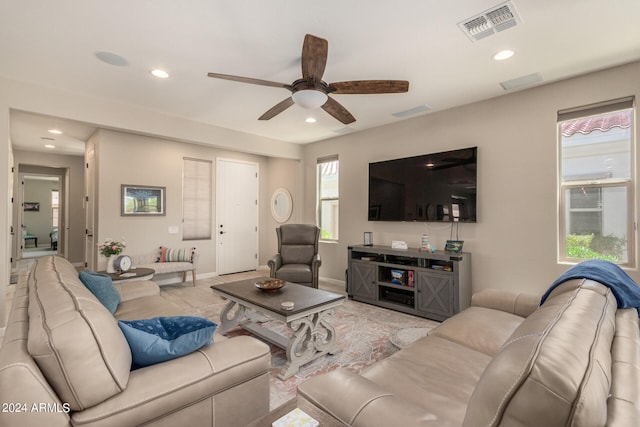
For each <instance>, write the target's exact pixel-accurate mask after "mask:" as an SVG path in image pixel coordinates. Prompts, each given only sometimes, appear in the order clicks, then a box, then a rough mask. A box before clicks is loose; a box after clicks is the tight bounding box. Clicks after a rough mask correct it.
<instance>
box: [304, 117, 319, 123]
mask: <svg viewBox="0 0 640 427" xmlns="http://www.w3.org/2000/svg"><path fill="white" fill-rule="evenodd" d="M304 121H305V122H307V123H315V122H316V119H315V118H313V117H307V118H306V119H305V120H304Z"/></svg>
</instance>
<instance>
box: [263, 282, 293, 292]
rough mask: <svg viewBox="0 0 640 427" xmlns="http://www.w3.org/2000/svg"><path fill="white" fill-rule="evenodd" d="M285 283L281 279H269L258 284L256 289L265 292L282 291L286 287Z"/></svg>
mask: <svg viewBox="0 0 640 427" xmlns="http://www.w3.org/2000/svg"><path fill="white" fill-rule="evenodd" d="M285 283H286V282H285V281H284V280H281V279H268V280H263V281H261V282H256V288H258V289H260V290H261V291H265V292H273V291H277V290H278V289H281V288H282V287H283V286H284V285H285Z"/></svg>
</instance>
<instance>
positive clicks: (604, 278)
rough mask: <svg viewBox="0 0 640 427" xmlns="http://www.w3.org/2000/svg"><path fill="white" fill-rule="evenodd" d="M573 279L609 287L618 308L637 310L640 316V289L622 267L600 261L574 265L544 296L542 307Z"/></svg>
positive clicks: (594, 260)
mask: <svg viewBox="0 0 640 427" xmlns="http://www.w3.org/2000/svg"><path fill="white" fill-rule="evenodd" d="M573 279H590V280H595V281H596V282H599V283H602V284H603V285H605V286H607V287H609V288H610V289H611V292H613V295H614V296H615V297H616V301H617V302H618V308H635V309H637V310H638V315H639V316H640V287H639V286H638V284H637V283H636V282H634V281H633V279H632V278H631V277H629V275H628V274H627V273H625V272H624V270H623V269H622V268H620V266H618V265H616V264H614V263H612V262H609V261H603V260H599V259H591V260H588V261H583V262H581V263H580V264H577V265H574V266H573V267H571V268H570V269H568V270H567V271H565V272H564V273H562V275H560V277H558V279H557V280H556V281H555V282H553V283H552V284H551V286H550V287H549V289H548V290H547V292H545V294H544V295H543V296H542V300H540V305H542V304H543V303H544V302H545V300H546V299H547V297H548V296H549V294H550V293H551V292H552V291H553V290H554V289H555V288H556V287H557V286H558V285H560V284H562V283H564V282H566V281H568V280H573Z"/></svg>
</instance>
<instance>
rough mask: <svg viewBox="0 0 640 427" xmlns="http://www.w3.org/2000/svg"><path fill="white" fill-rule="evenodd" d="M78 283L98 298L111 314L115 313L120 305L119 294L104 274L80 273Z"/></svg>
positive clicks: (89, 271)
mask: <svg viewBox="0 0 640 427" xmlns="http://www.w3.org/2000/svg"><path fill="white" fill-rule="evenodd" d="M79 277H80V281H82V283H83V284H84V285H85V286H86V287H87V289H89V290H90V291H91V293H92V294H93V295H95V296H96V298H98V301H100V302H101V303H102V305H104V306H105V307H107V310H109V311H110V312H111V314H113V313H115V312H116V310H117V309H118V305H120V301H121V300H120V294H119V293H118V290H117V289H116V288H115V286H113V280H111V277H109V276H107V275H106V274H101V273H96V272H94V271H91V270H89V269H86V270H85V271H81V272H80V274H79Z"/></svg>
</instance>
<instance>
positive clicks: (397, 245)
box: [391, 240, 409, 249]
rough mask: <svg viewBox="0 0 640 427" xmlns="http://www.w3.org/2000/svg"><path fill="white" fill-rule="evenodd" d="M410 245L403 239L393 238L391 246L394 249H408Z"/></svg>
mask: <svg viewBox="0 0 640 427" xmlns="http://www.w3.org/2000/svg"><path fill="white" fill-rule="evenodd" d="M408 247H409V246H408V245H407V242H405V241H403V240H393V241H391V248H392V249H407V248H408Z"/></svg>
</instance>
